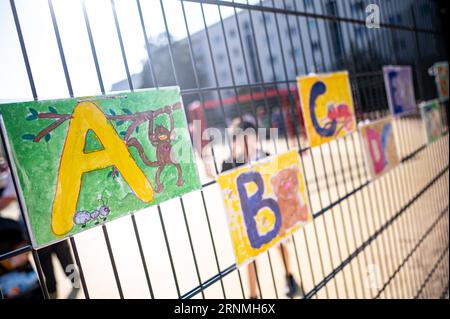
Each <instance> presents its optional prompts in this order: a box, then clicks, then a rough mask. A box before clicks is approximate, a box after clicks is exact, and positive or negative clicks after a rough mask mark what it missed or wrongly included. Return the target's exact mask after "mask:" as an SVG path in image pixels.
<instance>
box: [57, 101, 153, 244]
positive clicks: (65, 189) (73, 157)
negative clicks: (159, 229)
mask: <svg viewBox="0 0 450 319" xmlns="http://www.w3.org/2000/svg"><path fill="white" fill-rule="evenodd" d="M88 130H92V131H93V132H94V133H95V134H96V135H97V137H98V140H99V141H100V142H101V144H102V145H103V149H102V150H99V151H93V152H89V153H85V152H84V146H85V142H86V134H87V132H88ZM113 165H114V166H115V167H116V168H117V170H118V171H119V172H120V173H121V176H122V177H123V179H124V180H125V181H126V182H127V183H128V185H129V186H130V188H131V189H132V190H133V191H134V193H135V195H136V196H137V197H138V198H139V199H140V200H142V201H144V202H150V201H152V200H153V189H152V186H151V184H150V182H149V181H148V179H147V178H146V177H145V175H144V173H143V172H142V170H141V169H140V168H139V167H138V165H137V164H136V162H135V161H134V160H133V157H132V156H131V154H130V152H129V150H128V148H127V146H126V145H125V142H124V141H123V140H121V139H120V137H119V136H118V135H117V133H116V131H115V130H114V128H113V126H112V125H111V124H110V123H109V122H108V120H107V118H106V116H105V115H104V114H103V112H102V111H101V110H100V109H99V108H98V107H97V106H96V105H95V104H94V103H92V102H81V103H79V104H77V105H76V106H75V109H74V110H73V114H72V119H71V120H70V123H69V129H68V132H67V137H66V141H65V143H64V148H63V151H62V155H61V162H60V166H59V171H58V182H57V185H56V192H55V199H54V201H53V211H52V230H53V232H54V233H55V234H56V235H58V236H62V235H64V234H67V233H68V232H69V231H70V230H71V229H72V227H73V217H74V215H75V211H76V209H77V202H78V196H79V193H80V189H81V178H82V175H83V174H84V173H87V172H91V171H95V170H99V169H102V168H105V167H108V166H113Z"/></svg>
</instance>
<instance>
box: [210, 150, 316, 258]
mask: <svg viewBox="0 0 450 319" xmlns="http://www.w3.org/2000/svg"><path fill="white" fill-rule="evenodd" d="M218 183H219V185H220V187H221V189H222V195H223V199H224V203H225V208H226V211H227V215H228V222H229V228H230V233H231V240H232V243H233V248H234V252H235V256H236V263H237V264H238V265H242V264H245V263H248V262H250V261H251V260H252V259H254V258H255V257H256V256H258V255H259V254H261V253H263V252H265V251H266V250H268V249H269V248H270V247H272V246H274V245H275V244H277V243H279V242H280V241H281V240H283V239H284V238H286V237H287V236H289V235H290V234H292V233H293V232H295V231H296V230H298V229H299V228H300V227H301V225H302V224H304V223H307V222H309V221H311V220H312V215H311V213H310V210H309V206H308V202H307V197H306V190H305V182H304V178H303V174H302V167H301V164H300V158H299V155H298V152H297V151H290V152H288V153H284V154H282V155H278V156H275V157H271V158H269V159H267V160H265V161H264V162H261V163H255V164H253V166H244V167H240V168H237V169H235V170H232V171H229V172H227V173H224V174H222V175H220V176H219V177H218Z"/></svg>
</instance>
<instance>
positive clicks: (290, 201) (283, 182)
mask: <svg viewBox="0 0 450 319" xmlns="http://www.w3.org/2000/svg"><path fill="white" fill-rule="evenodd" d="M271 183H272V186H273V191H274V193H275V195H276V197H277V201H278V205H279V207H280V213H281V218H282V224H281V229H280V234H283V233H285V232H286V231H288V230H289V229H290V228H292V227H293V226H294V225H295V224H296V223H297V222H299V221H306V220H307V219H308V208H307V206H306V205H304V204H302V202H301V199H300V196H299V191H298V187H299V180H298V167H297V166H293V167H292V168H285V169H283V170H281V171H280V172H279V173H278V174H277V175H275V176H274V177H272V179H271Z"/></svg>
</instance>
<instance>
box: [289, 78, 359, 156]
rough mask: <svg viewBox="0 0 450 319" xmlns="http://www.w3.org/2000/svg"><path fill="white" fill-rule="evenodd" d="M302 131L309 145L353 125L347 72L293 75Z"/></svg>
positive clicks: (351, 130)
mask: <svg viewBox="0 0 450 319" xmlns="http://www.w3.org/2000/svg"><path fill="white" fill-rule="evenodd" d="M297 82H298V87H299V93H300V101H301V108H302V112H303V118H304V121H305V128H306V133H307V135H308V140H309V144H310V146H311V147H314V146H318V145H320V144H323V143H328V142H329V141H331V140H333V139H335V138H338V137H342V136H345V135H347V134H349V133H351V132H353V131H354V130H355V129H356V119H355V111H354V107H353V98H352V90H351V87H350V81H349V77H348V72H337V73H329V74H313V75H308V76H303V77H299V78H298V79H297Z"/></svg>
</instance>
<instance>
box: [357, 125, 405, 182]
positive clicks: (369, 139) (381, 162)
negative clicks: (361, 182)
mask: <svg viewBox="0 0 450 319" xmlns="http://www.w3.org/2000/svg"><path fill="white" fill-rule="evenodd" d="M360 133H361V135H360V136H361V138H362V142H363V146H364V153H365V157H366V163H367V166H368V168H369V172H370V176H371V178H372V179H375V178H377V177H379V176H381V175H383V174H385V173H387V172H388V171H389V170H391V169H392V168H394V167H395V166H397V165H398V164H399V162H400V159H399V156H398V153H397V147H396V144H395V137H394V127H393V119H392V117H386V118H383V119H381V120H378V121H375V122H373V123H369V124H366V125H362V126H361V127H360Z"/></svg>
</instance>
